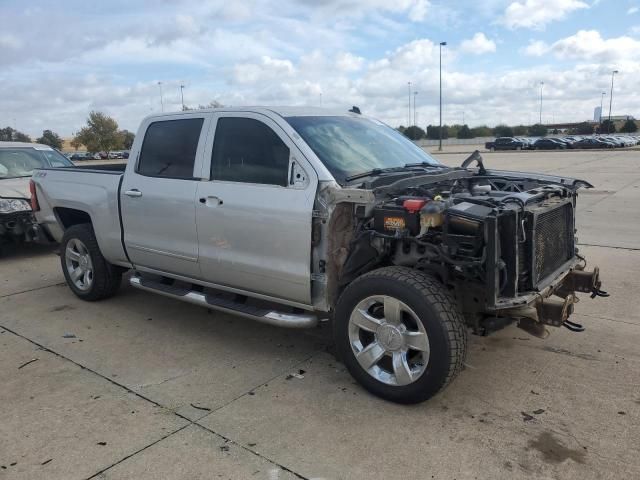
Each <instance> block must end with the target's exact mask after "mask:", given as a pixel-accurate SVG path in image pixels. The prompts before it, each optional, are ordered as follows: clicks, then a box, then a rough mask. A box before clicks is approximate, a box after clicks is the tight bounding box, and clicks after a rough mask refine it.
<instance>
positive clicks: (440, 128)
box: [438, 42, 447, 152]
mask: <svg viewBox="0 0 640 480" xmlns="http://www.w3.org/2000/svg"><path fill="white" fill-rule="evenodd" d="M446 45H447V42H440V127H439V128H438V139H439V141H438V151H439V152H441V151H442V47H444V46H446Z"/></svg>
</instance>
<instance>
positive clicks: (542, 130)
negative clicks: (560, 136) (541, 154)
mask: <svg viewBox="0 0 640 480" xmlns="http://www.w3.org/2000/svg"><path fill="white" fill-rule="evenodd" d="M546 134H547V127H545V126H544V125H541V124H539V123H536V124H535V125H531V126H530V127H529V135H531V136H532V137H544V136H545V135H546Z"/></svg>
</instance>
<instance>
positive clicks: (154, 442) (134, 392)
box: [0, 287, 322, 480]
mask: <svg viewBox="0 0 640 480" xmlns="http://www.w3.org/2000/svg"><path fill="white" fill-rule="evenodd" d="M45 288H46V287H45ZM34 290H38V289H34ZM0 329H3V330H5V331H7V332H9V333H11V334H12V335H15V336H16V337H19V338H22V339H23V340H26V341H27V342H29V343H31V344H33V345H35V346H37V347H38V348H40V349H41V350H43V351H45V352H48V353H51V354H52V355H55V356H56V357H58V358H61V359H63V360H66V361H68V362H71V363H72V364H74V365H76V366H78V367H80V368H81V369H82V370H86V371H88V372H91V373H92V374H94V375H97V376H98V377H100V378H102V379H103V380H106V381H107V382H109V383H111V384H113V385H116V386H117V387H120V388H122V389H123V390H125V391H126V392H128V393H130V394H132V395H135V396H136V397H138V398H140V399H142V400H144V401H146V402H149V403H151V404H152V405H155V406H156V407H158V408H161V409H163V410H164V411H166V412H169V413H171V414H173V415H175V416H176V417H178V418H180V419H182V420H184V421H185V422H187V423H186V424H185V425H183V426H182V427H180V428H178V429H176V430H174V431H173V432H170V433H168V434H167V435H164V436H163V437H161V438H159V439H158V440H155V441H153V442H151V443H149V444H148V445H146V446H144V447H142V448H141V449H139V450H136V451H135V452H133V453H131V454H129V455H127V456H125V457H123V458H121V459H120V460H118V461H117V462H115V463H113V464H111V465H109V466H108V467H105V468H103V469H102V470H100V471H99V472H97V473H95V474H93V475H91V476H90V477H87V479H86V480H90V479H94V478H97V477H98V476H100V475H102V474H103V473H104V472H106V471H107V470H109V469H111V468H113V467H115V466H116V465H118V464H120V463H122V462H124V461H125V460H128V459H129V458H131V457H133V456H135V455H137V454H139V453H141V452H143V451H144V450H146V449H148V448H149V447H152V446H154V445H156V444H157V443H159V442H161V441H163V440H165V439H166V438H168V437H170V436H172V435H175V434H176V433H178V432H181V431H182V430H184V429H185V428H187V427H189V426H191V425H194V426H196V427H198V428H201V429H203V430H205V431H207V432H209V433H211V434H213V435H216V436H218V437H220V438H222V439H224V440H225V441H226V442H228V443H232V444H233V445H236V446H238V447H239V448H241V449H243V450H246V451H247V452H249V453H252V454H253V455H255V456H257V457H259V458H261V459H263V460H265V461H267V462H269V463H270V464H272V465H275V466H276V467H278V468H280V469H282V470H284V471H286V472H289V473H291V474H292V475H294V476H295V477H296V478H300V479H303V480H309V479H308V478H307V477H304V476H302V475H300V474H299V473H296V472H294V471H293V470H291V469H289V468H287V467H285V466H283V465H280V464H279V463H277V462H276V461H274V460H272V459H270V458H268V457H265V456H264V455H261V454H260V453H258V452H255V451H253V450H251V449H250V448H248V447H245V446H244V445H242V444H240V443H238V442H235V441H234V440H232V439H230V438H227V437H225V436H224V435H221V434H220V433H217V432H215V431H213V430H211V429H209V428H207V427H204V426H203V425H200V424H199V423H197V422H198V421H200V420H202V418H204V417H206V416H207V415H210V414H211V413H213V412H215V411H217V410H219V409H220V408H223V407H225V406H227V405H229V404H230V403H232V402H234V401H236V400H237V399H238V398H241V397H243V396H244V395H247V394H248V393H249V392H250V391H252V390H254V389H255V388H259V387H260V386H262V385H264V384H266V383H268V382H270V381H272V380H274V379H276V378H278V377H280V376H282V375H283V373H280V374H278V375H275V376H274V377H273V378H271V379H269V380H267V381H265V382H263V383H262V384H260V385H258V386H256V387H254V388H252V389H250V390H248V391H247V392H245V393H243V394H242V395H239V396H238V397H236V398H234V399H233V400H231V401H229V402H227V403H225V404H224V405H222V406H220V407H219V408H216V409H215V410H213V411H211V412H210V413H208V414H207V415H204V416H203V417H200V418H198V419H195V420H191V419H190V418H187V417H185V416H184V415H181V414H179V413H177V412H176V411H174V410H172V409H170V408H167V407H165V406H164V405H162V404H160V403H158V402H156V401H155V400H151V399H150V398H148V397H145V396H144V395H142V394H140V393H138V392H136V391H135V390H132V389H131V388H129V387H127V386H126V385H123V384H121V383H118V382H116V381H115V380H113V379H112V378H109V377H106V376H104V375H102V374H101V373H98V372H96V371H95V370H92V369H91V368H88V367H86V366H84V365H82V364H81V363H78V362H76V361H75V360H72V359H71V358H69V357H67V356H65V355H63V354H61V353H58V352H56V351H55V350H51V349H50V348H49V347H46V346H44V345H42V344H41V343H38V342H36V341H35V340H32V339H31V338H29V337H25V336H24V335H22V334H20V333H18V332H16V331H14V330H12V329H10V328H7V327H5V326H3V325H0ZM321 351H322V350H317V351H315V352H314V353H313V354H312V355H310V356H309V357H307V358H305V359H304V360H301V361H300V362H297V363H296V364H295V365H293V366H292V367H291V368H294V369H295V368H296V367H297V366H298V365H300V364H302V363H304V362H306V361H308V360H310V359H311V358H313V357H314V356H315V355H317V354H318V353H320V352H321Z"/></svg>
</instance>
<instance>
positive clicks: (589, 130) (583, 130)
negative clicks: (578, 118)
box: [574, 122, 593, 135]
mask: <svg viewBox="0 0 640 480" xmlns="http://www.w3.org/2000/svg"><path fill="white" fill-rule="evenodd" d="M574 131H575V133H576V135H591V134H593V123H589V122H582V123H579V124H578V125H576V128H575V129H574Z"/></svg>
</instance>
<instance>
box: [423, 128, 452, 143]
mask: <svg viewBox="0 0 640 480" xmlns="http://www.w3.org/2000/svg"><path fill="white" fill-rule="evenodd" d="M427 138H429V139H431V140H438V139H439V138H440V127H439V126H438V125H428V126H427ZM442 138H449V129H448V128H447V126H446V125H443V126H442Z"/></svg>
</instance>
